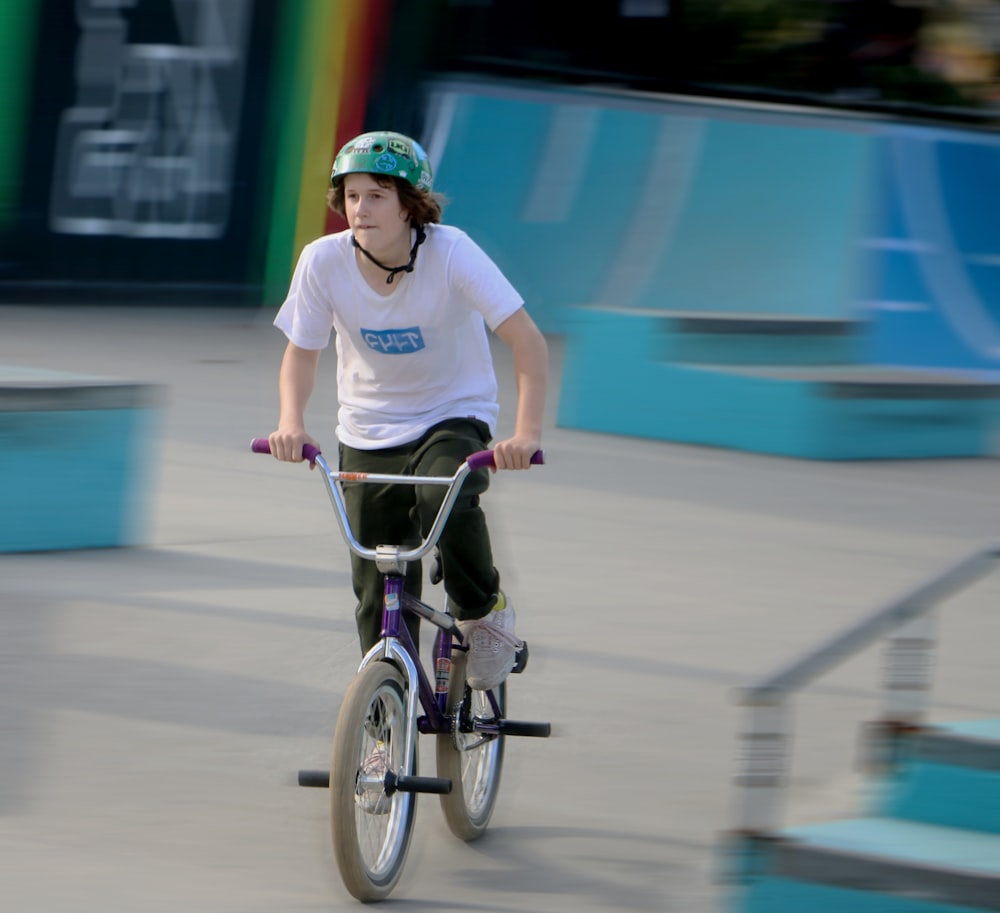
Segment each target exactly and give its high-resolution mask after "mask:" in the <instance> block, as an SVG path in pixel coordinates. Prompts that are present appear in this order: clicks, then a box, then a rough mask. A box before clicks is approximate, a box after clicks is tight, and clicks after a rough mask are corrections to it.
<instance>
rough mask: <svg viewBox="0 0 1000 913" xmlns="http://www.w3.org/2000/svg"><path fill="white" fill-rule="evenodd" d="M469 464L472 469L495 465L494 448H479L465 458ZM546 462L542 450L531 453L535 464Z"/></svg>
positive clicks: (539, 464)
mask: <svg viewBox="0 0 1000 913" xmlns="http://www.w3.org/2000/svg"><path fill="white" fill-rule="evenodd" d="M465 462H466V463H468V464H469V468H470V469H483V468H484V467H487V468H488V467H494V466H496V463H495V462H494V460H493V451H492V450H478V451H476V453H473V454H472V455H471V456H469V457H467V458H466V460H465ZM544 462H545V456H544V454H543V453H542V451H541V450H536V451H535V452H534V453H533V454H532V455H531V463H532V464H533V465H535V466H541V465H542V463H544Z"/></svg>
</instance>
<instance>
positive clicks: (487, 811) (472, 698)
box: [437, 651, 507, 841]
mask: <svg viewBox="0 0 1000 913" xmlns="http://www.w3.org/2000/svg"><path fill="white" fill-rule="evenodd" d="M465 659H466V655H465V653H459V652H457V651H456V653H455V654H453V656H452V671H451V684H450V686H449V690H448V713H449V715H450V716H452V717H453V719H454V723H453V725H452V731H451V732H450V733H444V734H441V735H439V736H438V737H437V770H438V776H439V777H446V778H447V779H449V780H451V784H452V785H451V792H450V793H448V794H444V795H442V796H441V808H442V810H443V811H444V817H445V820H446V821H447V822H448V827H449V828H450V829H451V832H452V833H453V834H454V835H455V836H456V837H459V838H460V839H462V840H467V841H468V840H475V839H476V838H477V837H481V836H482V835H483V833H484V832H485V831H486V827H487V825H488V824H489V822H490V816H491V815H492V814H493V806H494V805H495V804H496V799H497V793H498V792H499V790H500V772H501V770H502V768H503V753H504V737H503V736H502V735H500V734H499V733H498V732H496V731H495V730H494V731H493V732H490V731H475V728H474V726H475V724H476V723H477V722H478V723H480V724H481V725H482V726H485V727H487V729H488V728H489V727H490V726H491V725H494V726H495V725H496V723H497V722H498V716H499V718H502V717H503V716H504V715H505V714H506V704H507V684H506V682H505V683H504V684H502V685H500V686H499V687H497V688H494V689H493V691H492V694H493V697H494V699H495V701H496V705H497V706H496V709H495V708H494V706H493V704H492V703H491V702H490V699H489V692H485V691H476V690H474V689H472V688H470V687H469V686H468V684H467V683H466V681H465ZM497 710H499V714H498V713H497Z"/></svg>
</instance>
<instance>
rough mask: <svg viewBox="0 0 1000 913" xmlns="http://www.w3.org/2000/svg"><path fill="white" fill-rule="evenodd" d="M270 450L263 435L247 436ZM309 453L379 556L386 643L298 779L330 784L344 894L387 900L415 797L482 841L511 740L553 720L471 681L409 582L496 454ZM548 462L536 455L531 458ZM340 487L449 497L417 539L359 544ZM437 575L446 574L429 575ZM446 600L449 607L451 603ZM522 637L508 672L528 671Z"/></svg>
mask: <svg viewBox="0 0 1000 913" xmlns="http://www.w3.org/2000/svg"><path fill="white" fill-rule="evenodd" d="M251 447H252V449H253V450H254V452H256V453H269V452H270V449H269V446H268V442H267V439H261V438H256V439H254V440H253V441H252V442H251ZM302 455H303V458H304V459H306V460H308V461H309V462H310V463H314V464H316V465H318V466H319V468H320V469H321V470H322V472H321V478H322V479H323V482H324V484H325V487H326V489H327V492H328V494H329V496H330V501H331V503H332V505H333V508H334V512H335V514H336V517H337V521H338V525H339V527H340V531H341V533H342V534H343V536H344V539H345V540H346V542H347V545H348V547H349V548H350V549H351V551H353V552H354V553H355V554H356V555H359V556H361V557H362V558H365V559H367V560H371V561H374V562H375V563H376V565H377V566H378V568H379V570H380V571H381V573H382V576H383V580H384V596H383V609H382V629H381V634H380V639H379V641H378V643H376V644H375V646H373V647H372V648H371V649H370V650H369V651H368V652H367V653H366V654H365V656H364V658H363V659H362V660H361V665H360V666H359V668H358V671H357V674H356V675H355V676H354V678H353V679H352V681H351V683H350V685H349V686H348V688H347V691H346V692H345V694H344V698H343V701H342V703H341V708H340V712H339V714H338V717H337V722H336V726H335V730H334V736H333V748H332V752H331V761H330V769H329V771H328V772H327V771H300V772H299V784H300V785H302V786H319V787H327V788H328V789H329V802H330V827H331V833H332V838H333V851H334V858H335V859H336V862H337V867H338V869H339V870H340V875H341V878H342V880H343V882H344V885H345V887H346V888H347V890H348V891H349V892H350V893H351V894H352V895H353V896H354V897H356V898H357V899H358V900H361V901H365V902H371V901H378V900H383V899H384V898H385V897H387V896H388V895H389V894H390V893H391V891H392V890H393V888H395V886H396V884H397V882H398V881H399V878H400V875H401V874H402V872H403V866H404V864H405V862H406V856H407V852H408V850H409V846H410V839H411V837H412V834H413V827H414V821H415V815H416V797H417V794H419V793H432V794H437V795H438V796H439V797H440V802H441V808H442V811H443V813H444V817H445V820H446V821H447V823H448V827H449V829H450V830H451V832H452V833H453V834H454V835H455V836H456V837H458V838H460V839H461V840H465V841H471V840H475V839H477V838H478V837H480V836H482V834H483V833H484V832H485V831H486V828H487V826H488V824H489V821H490V817H491V816H492V814H493V809H494V806H495V804H496V800H497V794H498V791H499V788H500V774H501V770H502V768H503V758H504V740H505V738H506V737H507V736H528V737H536V738H546V737H548V736H549V735H550V734H551V726H550V724H549V723H546V722H521V721H516V720H510V719H508V718H507V682H506V681H505V682H503V683H502V684H500V685H499V686H497V687H496V688H493V689H491V690H488V691H479V690H475V689H473V688H471V687H470V686H469V684H468V682H467V681H466V678H465V661H466V656H467V653H468V647H467V645H466V644H464V643H463V638H462V634H461V631H460V630H459V628H458V626H457V624H456V622H455V619H454V617H453V616H452V615H451V614H450V613H449V612H447V611H443V612H442V611H439V610H438V609H436V608H434V607H432V606H430V605H428V604H427V603H425V602H422V601H421V600H419V599H417V598H415V597H414V596H412V595H410V594H409V593H407V592H406V591H405V590H404V589H403V584H404V581H405V573H406V565H407V563H408V562H410V561H417V560H420V559H421V558H424V557H426V556H428V555H430V554H431V553H432V552H433V551H434V550H435V548H436V546H437V543H438V540H439V539H440V537H441V533H442V531H443V530H444V527H445V524H446V523H447V521H448V517H449V515H450V514H451V510H452V508H453V507H454V504H455V501H456V500H457V498H458V495H459V491H460V489H461V486H462V482H463V481H464V480H465V478H466V476H468V474H469V473H470V472H473V471H475V470H477V469H481V468H484V467H490V466H493V465H494V462H493V451H491V450H483V451H479V452H477V453H474V454H472V455H470V456H469V457H468V458H467V459H466V460H465V462H463V463H462V464H461V465H460V466H459V467H458V468H457V470H456V471H455V473H454V475H451V476H412V475H394V474H385V473H359V472H342V471H340V470H336V469H332V468H331V467H330V466H329V465H328V463H327V461H326V460H325V459H324V457H323V455H322V453H321V452H320V451H319V450H318V449H317V448H315V447H312V446H311V445H306V446H305V447H304V448H303V454H302ZM542 462H543V458H542V453H541V451H539V452H538V453H536V454H535V455H534V456H533V457H532V463H535V464H539V463H542ZM344 483H352V484H353V483H358V484H365V483H377V484H399V485H438V486H443V487H444V488H445V489H446V490H445V494H444V498H443V500H442V502H441V506H440V508H439V510H438V512H437V515H436V517H435V519H434V522H433V523H432V524H431V527H430V529H429V530H428V532H427V534H426V536H425V537H424V538H423V540H422V541H421V542H420V543H418V544H417V545H415V546H412V547H404V546H400V545H380V546H377V547H375V548H368V547H366V546H363V545H361V543H359V542H358V541H357V539H356V538H355V535H354V533H353V531H352V530H351V526H350V521H349V519H348V514H347V508H346V505H345V501H344V493H343V485H344ZM431 577H432V580H434V581H435V582H436V580H435V578H436V579H437V580H439V579H440V574H439V572H435V571H432V574H431ZM446 608H447V605H446ZM408 613H413V614H415V615H416V616H418V617H419V618H420V619H423V620H424V621H427V622H430V623H431V624H433V625H434V626H435V627H436V628H437V631H436V633H435V637H434V643H433V652H432V655H431V663H432V665H433V668H432V669H431V670H428V669H427V668H425V664H424V662H423V661H422V658H421V656H420V653H419V649H418V647H417V645H416V644H415V643H414V640H413V637H412V636H411V634H410V631H409V629H408V627H407V625H406V623H405V620H404V616H405V615H407V614H408ZM527 660H528V647H527V644H524V646H522V647H521V649H520V650H519V651H518V653H517V655H516V657H515V663H514V666H513V668H512V670H511V671H512V672H514V673H519V672H522V671H523V670H524V668H525V665H526V664H527ZM420 734H425V735H434V736H435V741H436V749H437V776H436V777H427V776H419V775H418V774H417V737H418V735H420Z"/></svg>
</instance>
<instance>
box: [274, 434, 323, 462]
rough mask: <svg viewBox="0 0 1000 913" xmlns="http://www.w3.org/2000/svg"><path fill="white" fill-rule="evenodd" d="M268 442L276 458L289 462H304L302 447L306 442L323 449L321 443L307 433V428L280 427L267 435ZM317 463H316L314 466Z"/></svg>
mask: <svg viewBox="0 0 1000 913" xmlns="http://www.w3.org/2000/svg"><path fill="white" fill-rule="evenodd" d="M267 443H268V445H269V446H270V448H271V454H272V455H273V456H274V458H275V459H276V460H284V461H285V462H288V463H301V462H302V447H303V445H305V444H312V445H313V447H316V448H317V449H322V448H321V447H320V446H319V443H318V442H317V441H315V440H313V438H312V437H310V436H309V435H308V434H307V433H306V430H305V428H278V430H277V431H272V432H271V433H270V434H269V435H268V436H267ZM315 465H316V464H315V463H314V464H313V468H315Z"/></svg>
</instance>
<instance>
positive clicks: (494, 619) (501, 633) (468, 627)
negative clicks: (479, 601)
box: [458, 593, 524, 691]
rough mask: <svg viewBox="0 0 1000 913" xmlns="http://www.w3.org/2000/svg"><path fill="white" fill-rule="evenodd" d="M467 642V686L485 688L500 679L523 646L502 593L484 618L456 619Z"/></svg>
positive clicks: (480, 689)
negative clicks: (516, 634) (516, 635)
mask: <svg viewBox="0 0 1000 913" xmlns="http://www.w3.org/2000/svg"><path fill="white" fill-rule="evenodd" d="M458 629H459V631H461V632H462V639H463V640H464V641H465V643H466V644H468V647H469V656H468V659H467V660H466V664H465V678H466V681H468V683H469V687H470V688H475V689H476V690H477V691H487V690H489V689H490V688H496V687H497V686H498V685H499V684H500V683H501V682H503V681H504V680H505V679H506V678H507V676H508V674H509V673H510V670H511V669H512V668H513V667H514V656H515V654H516V653H517V651H518V650H520V649H521V647H522V646H524V643H523V641H520V640H518V639H517V637H515V636H514V607H513V606H512V605H511V604H510V603H509V602H508V601H507V597H506V596H504V594H503V593H501V594H500V597H499V600H498V601H497V604H496V606H495V607H494V608H493V610H492V611H491V612H490V613H489V614H488V615H486V617H485V618H473V619H471V620H469V621H460V622H458Z"/></svg>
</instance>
